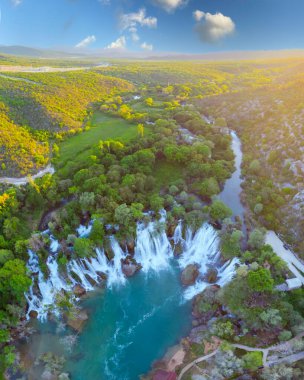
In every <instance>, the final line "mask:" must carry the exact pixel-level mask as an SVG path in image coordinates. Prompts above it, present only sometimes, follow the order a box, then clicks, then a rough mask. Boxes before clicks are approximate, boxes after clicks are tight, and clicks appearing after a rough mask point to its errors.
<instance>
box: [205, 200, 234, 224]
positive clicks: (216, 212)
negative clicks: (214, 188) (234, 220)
mask: <svg viewBox="0 0 304 380" xmlns="http://www.w3.org/2000/svg"><path fill="white" fill-rule="evenodd" d="M210 216H211V218H212V219H213V220H216V221H217V220H224V219H226V218H229V217H230V216H232V211H231V209H230V208H229V207H228V206H226V205H225V203H223V202H222V201H220V200H218V199H216V200H215V201H214V202H213V203H212V205H211V207H210Z"/></svg>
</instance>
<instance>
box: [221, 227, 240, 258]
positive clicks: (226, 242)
mask: <svg viewBox="0 0 304 380" xmlns="http://www.w3.org/2000/svg"><path fill="white" fill-rule="evenodd" d="M242 237H243V233H242V231H239V230H234V231H233V232H232V234H229V233H226V234H225V235H224V236H223V237H222V244H221V248H222V253H223V255H224V257H225V258H226V259H230V258H232V257H236V256H240V254H241V239H242Z"/></svg>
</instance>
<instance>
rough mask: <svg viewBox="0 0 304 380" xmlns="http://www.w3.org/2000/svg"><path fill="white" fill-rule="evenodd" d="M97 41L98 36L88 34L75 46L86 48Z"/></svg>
mask: <svg viewBox="0 0 304 380" xmlns="http://www.w3.org/2000/svg"><path fill="white" fill-rule="evenodd" d="M95 41H96V37H95V36H94V35H92V36H88V37H86V38H84V39H83V40H82V41H80V42H78V44H77V45H76V46H75V47H76V48H79V49H82V48H86V47H88V46H89V45H90V44H92V43H93V42H95Z"/></svg>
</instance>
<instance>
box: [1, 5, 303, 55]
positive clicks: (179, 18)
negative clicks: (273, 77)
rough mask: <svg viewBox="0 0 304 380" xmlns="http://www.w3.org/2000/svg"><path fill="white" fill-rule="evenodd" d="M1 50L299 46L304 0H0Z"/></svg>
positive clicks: (191, 49) (197, 50)
mask: <svg viewBox="0 0 304 380" xmlns="http://www.w3.org/2000/svg"><path fill="white" fill-rule="evenodd" d="M0 9H1V20H0V45H23V46H31V47H39V48H48V49H59V48H60V49H73V50H75V51H79V52H81V51H87V50H92V51H93V50H95V49H105V50H106V51H109V52H111V51H122V52H126V51H131V52H132V51H135V52H138V51H142V52H143V51H145V52H150V53H151V52H152V51H154V52H175V53H189V54H195V53H198V54H201V53H208V52H215V51H240V50H280V49H303V48H304V22H303V14H304V1H303V0H146V1H137V0H121V1H119V0H0Z"/></svg>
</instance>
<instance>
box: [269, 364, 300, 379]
mask: <svg viewBox="0 0 304 380" xmlns="http://www.w3.org/2000/svg"><path fill="white" fill-rule="evenodd" d="M262 379H264V380H293V379H294V377H293V368H292V367H288V366H287V365H286V364H283V363H282V364H278V365H275V366H273V367H266V368H264V369H263V373H262Z"/></svg>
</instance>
